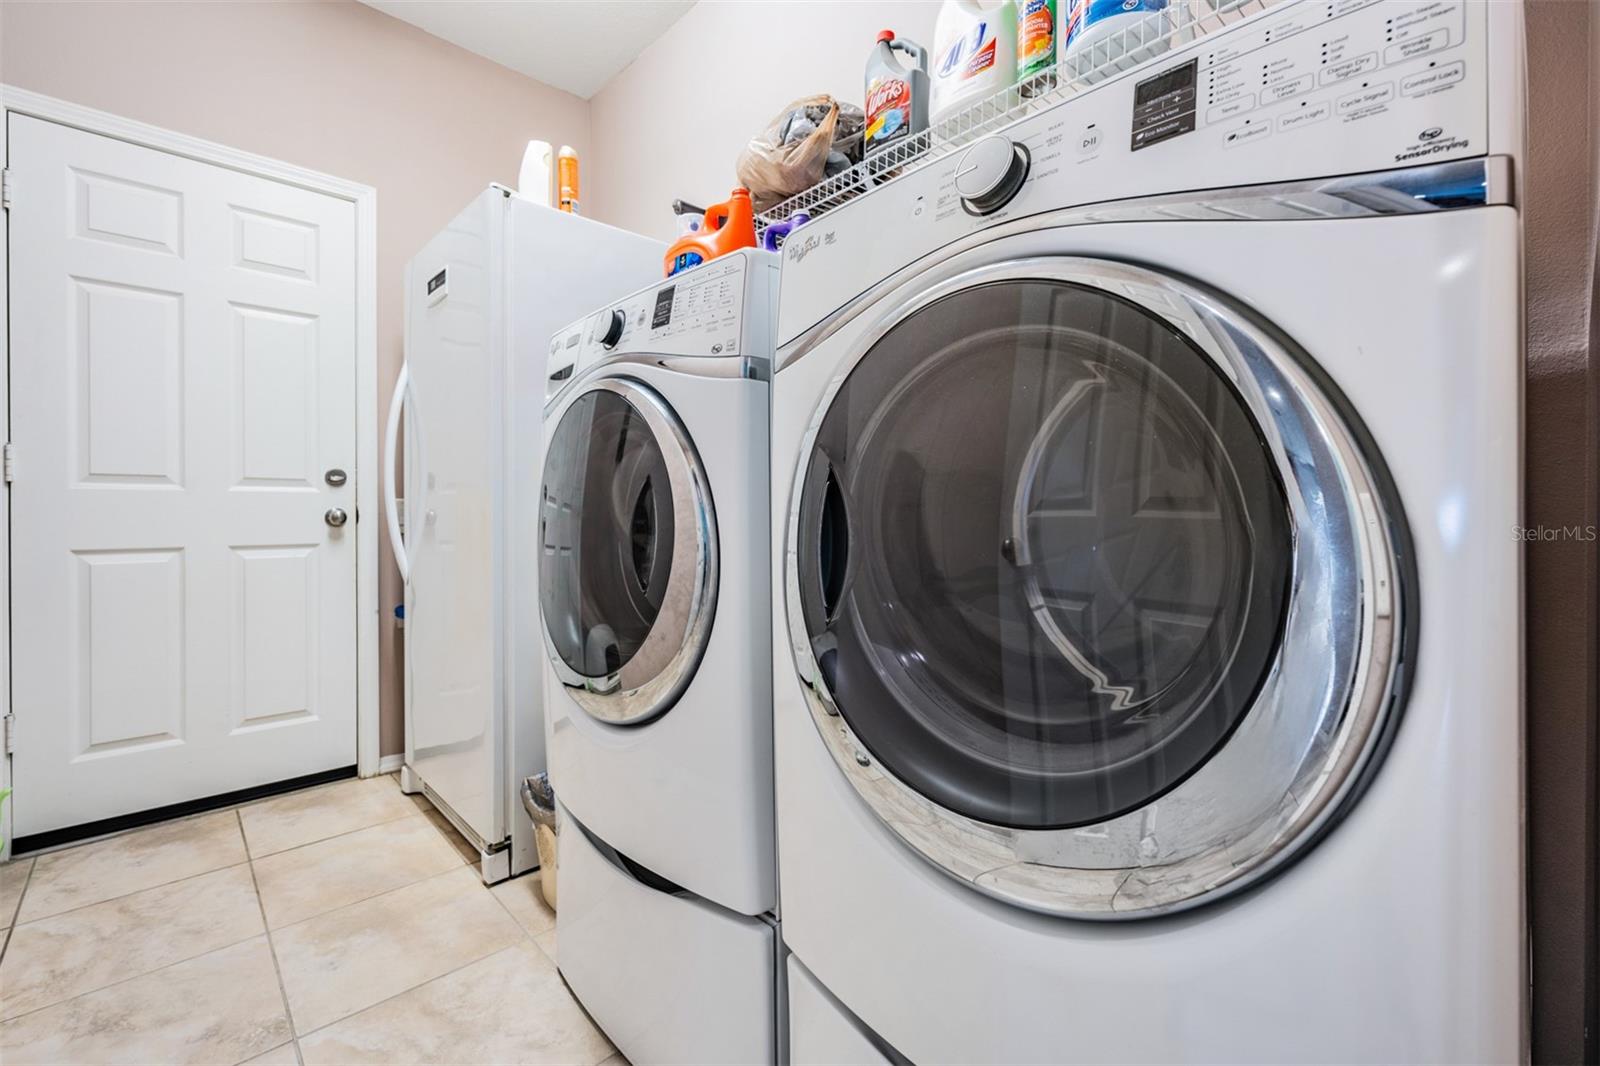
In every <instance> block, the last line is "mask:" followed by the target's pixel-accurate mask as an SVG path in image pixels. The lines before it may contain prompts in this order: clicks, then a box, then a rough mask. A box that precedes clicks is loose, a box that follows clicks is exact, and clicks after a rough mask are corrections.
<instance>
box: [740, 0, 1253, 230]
mask: <svg viewBox="0 0 1600 1066" xmlns="http://www.w3.org/2000/svg"><path fill="white" fill-rule="evenodd" d="M1280 2H1282V0H1172V2H1171V3H1169V4H1168V5H1167V7H1166V8H1165V9H1163V10H1161V11H1152V12H1149V13H1148V14H1146V15H1144V16H1142V17H1141V18H1139V19H1137V20H1130V22H1129V25H1128V26H1127V27H1126V28H1124V29H1123V30H1121V31H1119V32H1117V33H1114V34H1110V35H1108V36H1107V37H1105V38H1104V39H1103V40H1100V41H1097V42H1096V43H1095V44H1093V45H1091V46H1089V47H1088V48H1084V49H1081V50H1079V51H1076V52H1074V53H1073V54H1072V55H1070V56H1066V57H1064V58H1063V59H1062V60H1061V61H1060V62H1058V63H1057V64H1056V65H1055V66H1054V67H1052V68H1051V69H1049V70H1044V71H1040V72H1039V73H1038V74H1035V75H1033V76H1032V77H1029V78H1025V79H1023V80H1022V81H1019V82H1017V83H1016V84H1014V85H1012V86H1011V87H1010V88H1007V89H1003V90H1001V91H1000V92H998V93H995V94H994V95H993V96H990V97H987V98H985V99H982V100H979V101H977V102H976V103H974V104H972V105H971V106H969V107H965V108H962V109H961V110H959V111H957V112H955V113H954V114H950V115H946V116H945V117H943V118H941V119H940V120H939V121H938V122H934V123H931V124H929V127H928V128H927V129H926V130H923V131H922V132H921V133H919V134H916V135H915V136H912V137H907V138H905V139H904V140H901V141H899V142H897V143H896V144H893V145H891V146H889V147H887V148H881V149H879V150H878V151H876V152H873V153H872V154H871V155H869V156H867V158H865V159H863V160H862V161H861V162H859V163H857V164H855V165H854V166H852V167H850V168H849V169H848V170H842V171H840V172H839V173H837V174H835V175H834V176H833V177H831V178H825V179H823V180H822V181H820V182H818V183H817V184H815V185H813V186H811V188H809V189H807V190H805V191H804V192H800V193H796V194H795V195H793V196H791V197H789V198H788V199H787V200H784V201H783V202H781V203H779V204H777V205H776V206H774V207H771V208H769V209H768V210H766V211H763V212H761V213H760V214H758V215H757V216H756V229H757V230H758V231H765V230H766V228H767V227H768V226H771V225H775V224H777V223H779V222H783V221H785V220H786V219H788V218H789V217H790V216H791V215H793V214H794V213H795V212H797V211H804V212H806V213H807V214H808V215H810V216H811V218H812V219H816V218H817V217H818V216H820V215H825V214H827V213H828V212H829V211H832V210H833V209H834V208H836V207H840V206H842V205H844V204H846V203H849V202H850V201H851V200H853V199H855V198H856V197H857V196H860V195H861V194H862V193H864V192H867V191H869V190H871V189H875V188H877V187H879V186H881V185H884V184H886V183H888V182H890V181H893V180H894V179H896V178H899V177H903V176H905V175H906V174H909V173H911V172H913V171H915V170H919V169H921V168H922V167H925V166H927V165H928V164H929V163H932V162H935V161H936V160H939V159H942V158H944V157H945V156H947V155H949V154H951V153H952V152H954V151H956V150H957V149H958V148H961V147H963V146H964V145H968V144H971V143H972V142H973V141H975V140H977V139H978V138H980V137H983V136H986V135H987V134H990V133H993V132H995V131H997V130H999V129H1002V128H1004V127H1006V126H1009V125H1011V124H1012V123H1013V122H1016V121H1017V120H1018V119H1020V118H1023V117H1024V116H1027V115H1031V114H1034V113H1036V112H1038V111H1042V110H1044V109H1046V108H1049V107H1053V106H1055V105H1056V104H1058V103H1060V102H1061V101H1063V100H1065V99H1067V98H1068V97H1071V96H1073V95H1075V94H1077V93H1079V92H1082V91H1083V90H1085V89H1088V88H1090V87H1091V86H1093V85H1095V84H1096V83H1097V82H1101V81H1104V80H1105V79H1106V78H1109V77H1112V76H1113V75H1116V74H1121V73H1123V72H1124V71H1128V70H1132V69H1133V68H1135V67H1138V66H1140V65H1142V64H1145V63H1149V62H1151V61H1153V60H1155V59H1157V58H1159V57H1160V56H1162V55H1164V54H1165V53H1167V52H1169V51H1171V50H1173V49H1174V48H1180V47H1182V46H1184V45H1186V44H1189V43H1190V42H1192V41H1195V40H1197V39H1199V38H1201V37H1204V36H1205V35H1207V34H1209V33H1215V32H1216V31H1217V30H1220V29H1222V28H1223V27H1224V26H1228V25H1231V24H1232V23H1235V22H1238V21H1239V20H1240V19H1243V18H1246V17H1247V16H1250V15H1253V14H1255V13H1257V12H1258V11H1264V10H1266V9H1267V8H1269V7H1272V6H1274V5H1276V4H1278V3H1280Z"/></svg>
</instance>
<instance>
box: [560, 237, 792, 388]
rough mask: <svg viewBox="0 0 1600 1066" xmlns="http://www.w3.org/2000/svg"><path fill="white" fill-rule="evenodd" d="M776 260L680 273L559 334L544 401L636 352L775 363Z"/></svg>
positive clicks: (737, 258)
mask: <svg viewBox="0 0 1600 1066" xmlns="http://www.w3.org/2000/svg"><path fill="white" fill-rule="evenodd" d="M776 271H777V257H776V256H775V255H773V254H772V253H770V252H760V251H755V250H753V249H750V250H745V251H739V252H733V253H730V254H728V255H725V256H722V257H720V258H717V259H713V260H712V261H711V262H709V263H706V264H704V265H702V266H697V267H694V268H693V269H690V270H686V271H683V272H681V273H678V274H674V275H673V276H672V277H670V278H667V279H665V280H664V281H662V282H661V283H660V284H659V285H654V286H651V287H650V288H648V289H641V290H639V291H638V292H635V293H631V294H630V295H628V296H625V297H623V298H622V299H620V300H618V301H616V302H615V303H612V304H608V305H606V306H605V307H602V308H600V309H599V310H597V311H595V312H593V313H592V314H589V315H587V316H585V317H584V318H581V319H579V320H578V321H576V322H574V323H572V324H571V325H569V326H567V327H565V328H563V329H561V330H558V331H557V332H556V334H555V336H554V337H553V338H551V341H550V360H549V367H550V369H549V375H550V380H549V381H548V382H547V383H546V388H545V394H546V396H547V397H549V396H553V395H554V394H555V393H556V392H558V391H560V389H561V387H562V385H563V384H565V382H566V381H568V380H570V379H571V378H572V376H573V375H574V374H575V373H577V372H580V371H582V370H583V369H584V368H585V367H588V366H591V365H593V364H594V363H597V362H600V361H601V360H603V359H608V358H611V357H614V356H618V355H627V354H630V353H635V354H647V355H660V356H694V357H745V358H754V357H759V358H763V359H765V358H770V356H771V341H770V338H768V337H767V334H766V333H765V332H762V333H761V334H760V337H761V343H757V341H756V331H758V330H759V331H766V330H770V329H771V318H770V317H769V316H770V309H769V307H768V306H767V305H768V304H770V303H771V302H772V299H771V297H772V295H773V294H774V292H775V290H776V284H775V280H774V279H775V276H776Z"/></svg>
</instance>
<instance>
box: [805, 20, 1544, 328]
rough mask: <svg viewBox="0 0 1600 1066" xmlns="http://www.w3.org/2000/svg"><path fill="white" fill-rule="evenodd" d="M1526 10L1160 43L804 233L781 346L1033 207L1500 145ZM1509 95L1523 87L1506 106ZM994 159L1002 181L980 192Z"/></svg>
mask: <svg viewBox="0 0 1600 1066" xmlns="http://www.w3.org/2000/svg"><path fill="white" fill-rule="evenodd" d="M1262 6H1263V5H1261V4H1259V3H1251V2H1247V3H1246V4H1245V6H1244V7H1242V8H1238V9H1235V10H1244V11H1247V10H1250V9H1251V8H1259V7H1262ZM1515 11H1516V6H1515V5H1513V4H1510V3H1505V4H1496V3H1486V2H1484V0H1284V2H1281V3H1276V4H1270V5H1265V6H1264V9H1263V10H1259V12H1258V13H1257V14H1253V15H1250V16H1249V17H1246V18H1243V19H1242V20H1241V21H1238V22H1235V23H1233V24H1231V25H1228V26H1226V27H1223V28H1220V29H1217V30H1214V31H1213V32H1210V33H1207V34H1205V35H1204V36H1201V37H1199V38H1196V39H1192V40H1187V41H1184V40H1170V41H1165V42H1161V43H1160V44H1159V46H1158V47H1154V48H1152V49H1150V50H1151V51H1154V52H1155V54H1153V55H1151V56H1149V57H1148V58H1146V59H1145V61H1144V62H1142V63H1140V64H1139V65H1138V66H1137V67H1134V68H1132V69H1130V70H1128V71H1127V72H1126V73H1123V74H1119V75H1116V76H1114V77H1112V78H1110V79H1107V80H1105V81H1103V82H1100V83H1098V84H1096V85H1093V86H1089V87H1086V88H1083V89H1081V90H1079V91H1078V92H1076V93H1074V94H1072V95H1069V96H1067V97H1065V98H1064V99H1062V100H1061V101H1060V102H1058V103H1056V104H1054V105H1050V106H1046V107H1044V108H1043V109H1041V110H1040V111H1038V112H1037V113H1035V114H1031V115H1028V116H1027V117H1025V118H1022V119H1020V120H1018V121H1016V122H1014V123H1012V124H1011V125H1009V126H1006V127H1003V128H1001V129H999V130H998V131H997V132H996V133H994V134H992V135H990V136H989V137H986V138H983V139H980V140H978V141H975V142H974V143H973V144H971V145H970V146H963V147H962V148H960V149H957V150H956V151H953V152H951V153H950V154H948V155H945V156H943V157H941V158H939V159H937V160H936V161H934V162H932V163H930V164H928V165H927V166H924V167H922V168H920V169H917V170H913V171H912V172H910V173H908V174H906V175H905V176H904V177H901V178H899V179H897V180H895V181H892V182H889V183H888V184H886V185H884V186H882V187H881V188H878V189H874V190H872V191H871V192H869V193H867V194H866V195H863V196H859V197H857V198H856V199H854V200H852V201H850V202H849V203H847V204H844V205H842V206H841V207H838V208H836V209H834V210H832V211H829V212H828V213H827V214H825V215H823V216H822V217H820V218H818V219H816V220H815V221H813V222H812V223H810V224H809V225H807V226H806V227H804V228H803V229H801V230H800V231H798V232H797V233H796V234H795V235H794V236H793V237H791V239H790V240H789V241H788V242H787V243H786V244H785V245H784V248H783V253H782V254H783V271H784V277H783V289H784V298H783V304H782V307H781V308H780V320H779V329H778V343H779V344H780V345H781V344H785V343H787V342H788V341H789V340H791V339H792V338H793V337H795V336H796V335H798V334H799V333H800V332H802V331H804V330H805V329H807V328H809V327H810V326H811V325H813V324H815V323H816V322H817V321H819V320H820V319H821V318H822V317H823V316H825V315H827V314H829V313H831V312H832V311H833V310H835V309H836V308H838V307H841V306H843V305H844V304H845V303H847V302H849V300H851V299H853V298H854V297H855V296H857V295H859V294H860V293H861V292H863V291H865V290H866V288H868V287H870V286H871V285H873V284H876V283H877V282H879V281H882V280H883V279H885V278H887V277H889V276H891V275H893V274H894V273H895V272H896V271H897V270H899V269H900V268H901V267H904V266H906V265H907V264H909V263H912V262H915V261H916V260H917V259H919V258H921V257H922V256H924V255H927V254H929V253H931V252H933V251H935V250H936V249H938V248H941V247H943V246H944V245H947V244H950V243H952V242H954V241H957V240H960V239H961V238H963V237H966V236H969V235H971V234H973V233H976V232H978V231H981V230H983V229H985V228H988V227H991V226H995V225H999V224H1003V223H1005V222H1008V221H1012V220H1015V219H1018V218H1023V217H1026V216H1029V215H1034V214H1038V213H1041V212H1045V211H1053V210H1057V209H1060V208H1067V207H1077V206H1080V205H1098V204H1106V205H1112V204H1115V203H1116V202H1118V201H1125V200H1130V199H1136V198H1141V197H1150V196H1159V195H1170V194H1175V193H1181V192H1187V191H1191V190H1213V189H1231V188H1240V187H1245V186H1251V185H1264V184H1271V183H1284V182H1299V181H1306V180H1311V179H1317V178H1331V177H1337V176H1340V175H1350V174H1361V173H1370V172H1376V171H1383V170H1392V169H1398V168H1404V167H1415V166H1420V165H1423V164H1427V163H1435V162H1444V161H1448V160H1455V159H1464V158H1469V157H1473V156H1483V155H1485V154H1488V153H1489V152H1490V151H1491V147H1490V138H1489V133H1490V118H1491V115H1492V114H1504V113H1507V112H1508V111H1510V112H1514V111H1515V101H1516V100H1518V99H1520V95H1519V94H1520V93H1521V92H1522V89H1521V85H1520V81H1519V79H1517V78H1516V77H1514V76H1513V75H1514V74H1515V73H1516V71H1517V70H1518V67H1519V63H1518V60H1516V59H1514V58H1508V56H1511V55H1514V54H1515V49H1516V48H1518V47H1519V46H1520V40H1519V39H1518V37H1519V35H1518V34H1517V33H1516V26H1517V21H1516V14H1515ZM1497 20H1498V21H1499V22H1500V23H1503V24H1501V25H1498V26H1497V27H1496V31H1497V34H1498V35H1497V36H1495V37H1494V38H1493V40H1492V41H1491V32H1490V31H1491V24H1492V23H1495V22H1496V21H1497ZM1491 44H1492V47H1491ZM1491 69H1492V70H1493V72H1494V73H1495V74H1496V75H1498V77H1499V80H1498V81H1496V79H1495V78H1493V77H1491ZM1498 92H1504V93H1509V94H1511V96H1510V97H1509V98H1508V99H1507V101H1505V102H1504V103H1500V102H1497V101H1496V100H1495V99H1494V98H1493V97H1492V94H1493V93H1498ZM1499 136H1500V137H1501V138H1503V139H1504V138H1507V137H1508V136H1509V134H1508V133H1506V132H1504V131H1502V132H1501V133H1500V134H1499ZM994 142H1003V143H999V144H996V143H994ZM1501 150H1505V149H1501ZM986 162H992V163H993V164H994V165H993V166H990V167H989V168H988V169H989V170H990V171H993V172H994V174H995V175H996V177H995V180H994V181H992V182H988V183H979V184H981V185H983V188H982V189H980V190H979V191H980V193H982V194H983V195H982V197H981V198H980V199H979V200H976V201H975V200H974V197H973V195H972V188H971V186H972V185H973V176H974V175H978V176H980V177H981V176H982V175H983V173H984V172H985V171H984V164H985V163H986ZM1019 169H1020V170H1021V171H1023V172H1022V173H1021V176H1020V177H1017V178H1016V179H1015V180H1013V181H1010V182H1007V181H1005V180H1003V179H1005V178H1006V177H1007V175H1008V174H1011V173H1012V171H1015V170H1019ZM1173 217H1174V218H1181V217H1186V216H1183V215H1181V214H1179V215H1174V216H1173ZM1196 217H1216V218H1223V217H1227V216H1226V215H1225V214H1213V215H1204V214H1203V213H1202V215H1201V216H1196ZM1286 217H1287V216H1286ZM890 234H892V235H893V239H892V240H890V239H885V238H886V237H887V236H888V235H890Z"/></svg>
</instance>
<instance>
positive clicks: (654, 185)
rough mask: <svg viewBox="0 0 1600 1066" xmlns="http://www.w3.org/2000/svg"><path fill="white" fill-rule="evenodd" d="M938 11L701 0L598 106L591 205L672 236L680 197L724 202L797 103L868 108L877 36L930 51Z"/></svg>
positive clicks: (902, 5)
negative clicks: (749, 150)
mask: <svg viewBox="0 0 1600 1066" xmlns="http://www.w3.org/2000/svg"><path fill="white" fill-rule="evenodd" d="M938 11H939V4H938V3H937V2H935V0H893V2H881V0H880V2H877V3H848V2H845V3H839V2H816V3H801V2H796V0H774V2H770V3H764V2H759V0H701V2H700V3H699V4H696V5H695V6H694V7H693V8H691V9H690V11H689V13H688V14H686V15H684V16H683V18H681V19H679V20H678V22H677V23H676V24H675V25H674V26H673V27H672V28H671V29H669V30H668V31H667V32H666V33H664V34H662V35H661V38H660V39H659V40H657V41H656V42H655V43H654V44H652V45H651V46H650V47H649V48H647V49H646V50H645V52H644V53H643V54H642V55H641V56H640V57H639V58H638V59H636V60H634V62H633V64H632V65H631V66H629V67H628V68H627V69H626V70H624V71H623V72H622V73H621V74H619V75H617V76H616V77H615V78H613V79H612V80H611V81H610V82H609V83H608V84H607V85H606V87H605V88H604V89H602V90H600V92H598V93H596V94H595V96H594V97H593V98H592V99H591V100H590V101H589V105H590V111H589V143H590V150H589V158H588V159H586V160H585V161H584V175H583V183H584V201H585V203H586V205H593V206H592V208H591V209H590V210H591V213H592V214H594V216H595V217H596V218H599V219H600V220H601V221H603V222H609V223H611V224H612V225H615V226H622V227H624V228H626V229H631V230H635V231H637V232H639V233H644V234H648V235H649V236H652V237H657V238H660V239H662V240H671V239H672V238H673V237H675V236H677V229H676V226H675V223H674V221H673V218H672V214H671V204H672V201H673V200H674V199H680V198H681V199H684V200H689V201H690V202H692V203H697V204H709V203H715V202H716V201H718V200H723V199H726V198H727V195H728V190H729V189H731V188H733V187H734V185H736V184H737V179H736V178H735V176H734V162H735V160H736V159H737V158H738V155H739V150H740V149H741V148H743V147H744V145H745V143H746V142H747V141H748V140H749V139H750V138H751V136H753V135H754V134H756V133H758V132H760V131H761V130H762V129H763V128H765V126H766V124H767V122H768V120H769V119H771V118H772V116H773V115H775V114H777V113H778V111H779V110H781V109H782V108H783V107H784V106H785V105H786V104H788V103H789V102H790V101H791V100H793V99H795V98H796V97H800V96H807V95H810V94H813V93H819V92H825V93H831V94H832V95H834V96H835V97H837V98H838V99H840V100H845V101H849V102H851V103H854V104H856V105H857V106H860V104H861V98H862V96H863V94H864V87H863V82H864V77H863V76H864V72H865V70H866V64H867V57H868V55H869V54H871V52H872V47H873V44H874V42H875V41H876V40H877V36H878V31H879V30H885V29H889V30H894V31H895V34H896V35H897V36H900V37H909V38H910V39H912V40H914V41H916V42H918V43H919V44H921V45H923V46H924V47H926V48H928V49H930V50H931V49H932V48H933V24H934V19H935V18H936V17H937V15H938Z"/></svg>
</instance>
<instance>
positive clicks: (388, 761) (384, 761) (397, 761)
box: [378, 751, 406, 775]
mask: <svg viewBox="0 0 1600 1066" xmlns="http://www.w3.org/2000/svg"><path fill="white" fill-rule="evenodd" d="M405 764H406V753H405V752H403V751H399V752H395V753H394V754H393V755H385V756H383V757H382V758H380V759H379V760H378V773H379V775H382V774H392V773H395V772H396V771H398V770H399V769H400V767H402V766H404V765H405Z"/></svg>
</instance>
